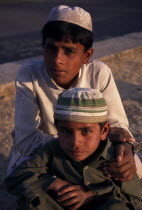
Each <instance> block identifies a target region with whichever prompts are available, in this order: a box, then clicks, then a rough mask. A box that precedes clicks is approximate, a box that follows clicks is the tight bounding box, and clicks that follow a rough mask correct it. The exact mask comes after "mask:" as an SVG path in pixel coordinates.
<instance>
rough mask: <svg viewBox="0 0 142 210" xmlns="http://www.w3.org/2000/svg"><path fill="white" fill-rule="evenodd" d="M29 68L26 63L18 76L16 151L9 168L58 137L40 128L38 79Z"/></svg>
mask: <svg viewBox="0 0 142 210" xmlns="http://www.w3.org/2000/svg"><path fill="white" fill-rule="evenodd" d="M29 68H30V67H29V66H26V65H25V66H22V67H21V69H19V71H18V73H17V76H16V84H15V85H16V101H15V131H14V132H13V141H14V148H16V151H14V152H13V153H11V157H10V162H9V168H11V167H13V165H14V164H15V166H17V165H18V164H17V160H18V161H19V162H22V161H23V160H24V159H26V158H27V156H28V155H29V154H31V152H33V151H34V150H35V149H36V148H37V147H38V146H39V145H42V144H45V143H47V141H49V140H50V139H52V138H53V137H56V135H48V134H45V133H43V132H42V131H41V130H40V124H41V117H40V115H41V110H40V108H39V101H38V99H37V96H36V90H35V87H34V83H36V81H34V78H33V76H32V73H31V71H30V69H29ZM49 112H50V111H49ZM24 156H25V157H26V158H25V157H24ZM15 166H14V167H15Z"/></svg>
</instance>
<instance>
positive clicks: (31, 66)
mask: <svg viewBox="0 0 142 210" xmlns="http://www.w3.org/2000/svg"><path fill="white" fill-rule="evenodd" d="M43 68H44V60H43V58H39V59H36V60H33V61H29V62H26V63H24V64H23V65H21V67H20V68H19V70H18V71H17V74H16V78H18V79H19V78H21V79H22V78H27V77H29V76H31V74H33V75H36V74H38V72H41V69H43Z"/></svg>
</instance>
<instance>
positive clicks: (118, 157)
mask: <svg viewBox="0 0 142 210" xmlns="http://www.w3.org/2000/svg"><path fill="white" fill-rule="evenodd" d="M124 152H125V147H124V145H122V144H118V145H117V146H116V147H115V154H116V161H118V162H120V161H122V160H123V157H124Z"/></svg>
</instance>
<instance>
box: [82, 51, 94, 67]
mask: <svg viewBox="0 0 142 210" xmlns="http://www.w3.org/2000/svg"><path fill="white" fill-rule="evenodd" d="M93 52H94V49H93V48H89V49H88V50H87V51H86V52H85V56H84V64H86V63H88V61H89V60H90V58H91V56H92V55H93Z"/></svg>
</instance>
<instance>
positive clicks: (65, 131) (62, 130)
mask: <svg viewBox="0 0 142 210" xmlns="http://www.w3.org/2000/svg"><path fill="white" fill-rule="evenodd" d="M60 133H61V134H64V135H68V134H70V133H71V131H70V130H68V129H60Z"/></svg>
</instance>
